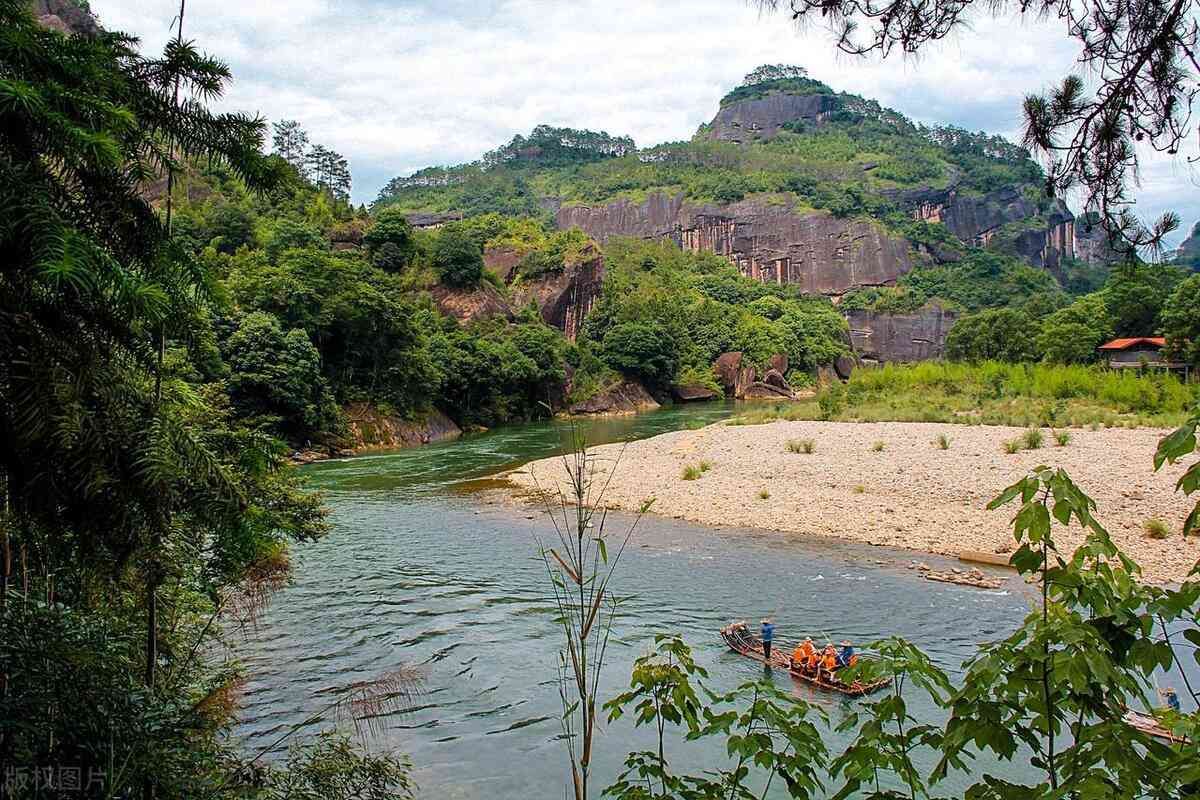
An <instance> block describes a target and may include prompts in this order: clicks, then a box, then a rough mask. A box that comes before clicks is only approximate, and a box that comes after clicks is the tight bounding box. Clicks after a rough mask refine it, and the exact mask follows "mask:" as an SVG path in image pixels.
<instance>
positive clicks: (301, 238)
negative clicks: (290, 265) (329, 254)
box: [263, 217, 328, 264]
mask: <svg viewBox="0 0 1200 800" xmlns="http://www.w3.org/2000/svg"><path fill="white" fill-rule="evenodd" d="M327 244H328V243H327V242H326V240H325V237H324V236H322V235H321V231H320V230H318V229H317V228H316V227H315V226H313V225H309V224H308V223H304V222H298V221H296V220H294V219H289V218H286V217H285V218H284V219H281V220H279V221H277V222H276V223H275V224H274V225H273V226H271V229H270V231H269V232H268V234H267V243H266V246H265V247H264V248H263V252H264V253H266V256H267V260H268V261H270V262H271V263H272V264H274V263H275V262H277V261H278V260H279V256H281V255H282V254H283V253H284V252H286V251H288V250H323V249H325V248H326V247H327Z"/></svg>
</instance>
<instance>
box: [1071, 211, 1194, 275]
mask: <svg viewBox="0 0 1200 800" xmlns="http://www.w3.org/2000/svg"><path fill="white" fill-rule="evenodd" d="M1192 235H1193V236H1195V229H1193V231H1192ZM1186 244H1187V242H1186V241H1185V242H1184V245H1185V246H1186ZM1197 244H1200V242H1197ZM1182 250H1183V248H1182V247H1181V248H1180V252H1182ZM1075 257H1076V258H1078V259H1079V260H1080V261H1086V262H1087V263H1088V264H1110V263H1112V262H1114V261H1123V260H1124V259H1123V257H1122V255H1121V254H1120V253H1119V252H1117V250H1116V248H1114V247H1113V244H1112V242H1111V241H1110V240H1109V238H1108V231H1106V230H1105V229H1104V227H1103V226H1101V225H1100V216H1099V215H1098V214H1095V213H1088V214H1084V215H1082V216H1080V217H1079V218H1077V219H1076V220H1075Z"/></svg>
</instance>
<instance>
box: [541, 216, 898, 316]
mask: <svg viewBox="0 0 1200 800" xmlns="http://www.w3.org/2000/svg"><path fill="white" fill-rule="evenodd" d="M557 223H558V226H559V227H560V228H571V227H576V228H579V229H581V230H583V231H584V232H585V233H587V234H588V235H589V236H591V237H592V238H593V239H596V240H597V241H599V242H601V243H603V242H605V241H607V240H608V239H609V238H611V237H613V236H638V237H642V238H669V239H671V240H673V241H675V242H676V243H677V244H679V245H680V246H682V247H683V248H685V249H687V250H692V251H702V250H703V251H708V252H712V253H717V254H719V255H723V256H727V257H728V258H729V259H730V260H731V261H732V262H733V263H734V265H736V266H737V267H738V269H739V270H741V272H742V273H743V274H744V275H747V276H749V277H752V278H755V279H757V280H761V281H766V282H770V283H790V284H795V285H797V286H799V287H800V288H801V289H803V290H804V291H806V292H810V293H814V294H827V295H841V294H843V293H845V292H846V291H848V290H849V289H852V288H855V287H860V286H883V285H888V284H892V283H895V281H896V279H897V278H898V277H900V276H901V275H903V274H904V273H906V272H908V271H909V270H910V269H912V259H911V256H910V253H909V244H908V241H907V240H905V239H904V238H902V237H899V236H894V235H891V234H889V233H888V232H887V231H886V230H885V229H884V228H883V227H882V226H881V225H878V224H875V223H872V222H869V221H865V220H843V219H838V218H836V217H834V216H833V215H831V214H829V213H826V212H824V211H803V212H797V211H793V210H792V208H791V206H790V204H789V203H788V201H786V200H785V201H784V202H782V203H776V202H770V201H767V200H762V199H750V200H744V201H742V202H739V203H734V204H732V205H729V206H717V205H711V204H702V205H695V204H692V203H689V202H686V201H685V200H684V199H683V197H682V196H681V195H667V194H662V193H655V194H652V195H650V197H648V198H647V199H646V200H645V201H644V202H641V203H633V202H630V201H628V200H619V201H617V202H614V203H606V204H603V205H597V206H585V205H569V206H563V207H561V208H560V209H559V210H558V215H557Z"/></svg>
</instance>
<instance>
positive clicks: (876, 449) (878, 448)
mask: <svg viewBox="0 0 1200 800" xmlns="http://www.w3.org/2000/svg"><path fill="white" fill-rule="evenodd" d="M883 448H884V444H883V442H876V443H875V444H873V445H871V452H873V453H882V452H883Z"/></svg>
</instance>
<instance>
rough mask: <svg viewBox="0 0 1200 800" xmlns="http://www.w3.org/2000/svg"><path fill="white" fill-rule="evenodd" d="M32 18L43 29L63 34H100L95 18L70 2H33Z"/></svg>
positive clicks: (41, 0)
mask: <svg viewBox="0 0 1200 800" xmlns="http://www.w3.org/2000/svg"><path fill="white" fill-rule="evenodd" d="M33 16H34V17H36V18H37V21H38V22H39V23H40V24H41V25H42V26H43V27H45V28H50V29H51V30H56V31H59V32H61V33H65V34H73V33H74V34H80V35H83V36H95V35H96V34H97V33H99V32H100V26H99V25H98V24H97V23H96V18H95V17H93V16H92V15H91V14H90V13H89V12H87V11H84V10H83V9H82V8H80V7H79V6H78V5H76V4H75V3H72V2H71V0H34V2H33Z"/></svg>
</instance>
